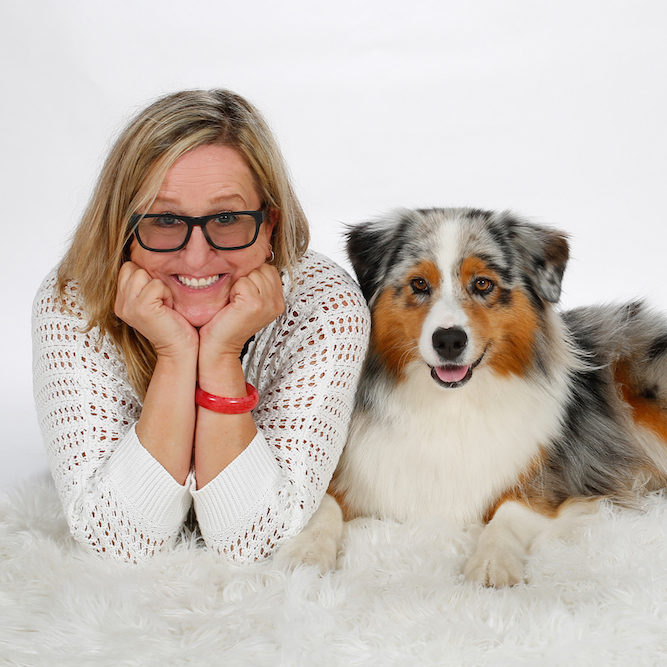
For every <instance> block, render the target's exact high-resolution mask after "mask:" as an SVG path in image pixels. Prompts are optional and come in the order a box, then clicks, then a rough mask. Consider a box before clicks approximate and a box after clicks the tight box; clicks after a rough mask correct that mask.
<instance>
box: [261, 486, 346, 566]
mask: <svg viewBox="0 0 667 667" xmlns="http://www.w3.org/2000/svg"><path fill="white" fill-rule="evenodd" d="M342 535H343V512H342V511H341V509H340V506H339V505H338V503H337V502H336V501H335V500H334V498H333V497H332V496H330V495H329V494H326V495H325V496H324V498H322V502H321V503H320V506H319V507H318V508H317V510H316V512H315V514H313V516H312V517H311V519H310V521H309V522H308V523H307V524H306V527H305V528H304V529H303V530H302V531H301V532H300V533H299V534H298V535H295V536H294V537H291V538H289V539H288V540H286V541H285V543H284V544H283V545H282V546H281V547H280V548H279V549H278V551H277V552H276V554H275V556H274V562H276V563H278V564H279V565H282V566H285V567H288V568H290V569H293V568H295V567H297V566H299V565H308V566H314V567H316V568H317V569H318V570H319V571H320V572H321V573H323V574H324V573H325V572H327V571H329V570H334V569H335V568H336V557H337V555H338V548H339V546H340V542H341V538H342Z"/></svg>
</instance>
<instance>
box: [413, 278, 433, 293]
mask: <svg viewBox="0 0 667 667" xmlns="http://www.w3.org/2000/svg"><path fill="white" fill-rule="evenodd" d="M410 287H411V288H412V291H413V292H414V293H415V294H427V293H428V292H430V288H429V284H428V283H427V282H426V280H425V279H424V278H422V277H421V276H417V277H415V278H413V279H412V280H411V281H410Z"/></svg>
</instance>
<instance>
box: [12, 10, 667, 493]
mask: <svg viewBox="0 0 667 667" xmlns="http://www.w3.org/2000/svg"><path fill="white" fill-rule="evenodd" d="M666 32H667V3H665V2H663V1H662V0H653V1H648V0H632V1H631V0H628V1H625V2H621V1H615V0H595V1H591V0H559V1H558V2H535V1H534V0H508V1H502V0H500V1H499V0H469V1H467V2H463V1H461V2H447V1H443V0H439V1H438V0H435V1H433V2H427V1H425V0H413V1H411V2H399V1H398V0H370V1H365V2H364V0H336V1H335V2H331V3H326V2H318V1H317V0H301V1H294V0H291V1H289V0H286V1H285V2H280V3H277V2H271V1H270V0H257V1H255V2H252V1H250V0H246V1H244V2H230V1H224V0H223V1H221V0H189V1H188V2H185V1H184V2H177V1H175V0H96V1H95V2H89V1H87V0H14V2H5V3H3V4H2V7H1V8H0V59H1V62H2V63H3V67H2V73H1V74H0V76H1V77H2V84H3V85H2V92H3V95H2V100H3V103H2V106H1V107H0V114H1V117H2V119H3V121H4V123H3V124H4V131H3V133H2V150H1V151H0V183H1V184H2V193H3V196H2V216H3V219H4V231H3V236H2V238H3V241H2V247H3V248H4V255H5V257H4V261H3V262H2V263H1V264H0V270H1V271H2V284H3V289H2V290H1V292H0V299H2V303H1V307H0V317H1V318H2V320H1V324H2V327H1V331H2V346H1V352H0V354H1V355H2V366H1V368H2V373H1V377H0V420H1V424H2V426H1V429H2V430H1V431H0V433H1V435H0V488H2V487H5V486H7V485H8V484H10V483H11V482H13V481H14V480H16V479H22V478H25V477H28V476H30V475H33V474H36V473H40V472H43V471H44V470H46V459H45V456H44V454H43V447H42V444H41V438H40V435H39V432H38V428H37V423H36V418H35V415H34V409H33V406H32V395H31V379H30V325H29V320H30V304H31V300H32V297H33V294H34V292H35V290H36V289H37V286H38V285H39V282H40V281H41V279H42V277H43V276H44V274H45V273H46V272H47V271H48V270H49V269H50V268H51V267H52V266H53V265H55V263H56V262H57V261H58V258H59V257H60V255H61V253H62V252H63V249H64V247H65V245H66V242H67V237H68V234H69V233H70V232H71V230H72V229H73V227H74V225H75V224H76V221H77V217H78V215H79V213H80V211H81V209H82V207H83V205H84V203H85V201H86V199H87V197H88V194H89V191H90V188H91V184H92V182H93V179H94V178H95V175H96V172H97V170H98V168H99V166H100V163H101V160H102V159H103V156H104V154H105V152H106V150H107V148H108V146H109V142H110V139H111V137H112V136H113V135H114V133H115V132H116V131H117V130H118V129H119V128H120V127H121V126H122V125H123V123H124V122H125V120H126V119H127V118H128V116H129V115H130V114H132V113H133V112H134V111H136V110H138V109H139V108H141V107H142V106H144V105H145V104H146V103H147V102H148V101H149V100H150V99H152V98H153V97H155V96H157V95H159V94H161V93H165V92H170V91H174V90H177V89H181V88H194V87H215V86H219V87H228V88H231V89H233V90H236V91H237V92H240V93H241V94H243V95H245V96H247V97H248V98H250V99H251V100H252V101H254V102H255V103H256V104H257V105H258V106H259V107H260V108H261V109H262V110H263V111H264V112H265V113H266V115H267V117H268V119H269V121H270V122H271V124H272V126H273V128H274V130H275V132H276V134H277V135H278V138H279V140H280V141H281V144H282V147H283V149H284V152H285V154H286V157H287V160H288V162H289V164H290V166H291V169H292V172H293V176H294V180H295V181H296V184H297V186H298V191H299V194H300V196H301V197H302V201H303V204H304V206H305V208H306V211H307V213H308V214H309V216H310V219H311V222H312V225H313V231H314V246H315V247H316V248H317V249H319V250H322V251H324V252H326V253H328V254H329V255H331V256H333V257H334V258H336V259H338V260H339V261H341V262H343V263H344V262H345V259H344V257H343V255H342V250H341V241H340V235H341V230H342V229H343V224H344V223H352V222H356V221H359V220H362V219H364V218H367V217H370V216H374V215H376V214H377V213H378V212H381V211H384V210H386V209H387V208H389V207H392V206H396V205H407V206H412V205H418V206H431V205H438V206H439V205H445V206H448V205H472V206H480V207H490V208H512V209H515V210H516V211H518V212H520V213H523V214H525V215H529V216H532V217H534V218H536V219H538V220H540V221H543V222H547V223H550V224H552V225H554V226H557V227H559V228H562V229H565V230H567V231H568V232H569V233H570V234H571V236H572V255H573V259H572V261H571V264H570V269H569V273H568V275H567V277H566V281H565V295H564V304H565V305H567V306H571V305H577V304H581V303H587V302H595V301H600V300H612V299H617V298H628V297H634V296H636V295H648V296H650V297H651V298H652V300H653V302H654V303H655V304H656V305H657V306H658V307H659V308H661V309H662V310H665V311H667V290H666V289H665V286H666V284H667V283H666V282H665V276H664V273H665V270H664V269H665V261H664V255H663V253H664V249H665V244H666V241H667V231H666V224H665V223H666V215H665V212H664V209H663V202H662V196H663V190H664V188H665V185H664V184H665V182H666V181H667V133H666V132H665V119H666V118H667V91H666V82H667V34H666Z"/></svg>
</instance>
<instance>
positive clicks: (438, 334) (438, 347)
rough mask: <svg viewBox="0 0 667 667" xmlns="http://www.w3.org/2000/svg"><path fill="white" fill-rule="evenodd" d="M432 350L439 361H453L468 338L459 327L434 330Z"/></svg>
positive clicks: (463, 347)
mask: <svg viewBox="0 0 667 667" xmlns="http://www.w3.org/2000/svg"><path fill="white" fill-rule="evenodd" d="M432 340H433V349H434V350H435V351H436V352H437V353H438V355H439V356H440V358H441V359H444V360H446V361H454V360H455V359H456V358H457V357H458V356H459V355H460V354H461V353H462V352H463V350H464V349H465V346H466V345H467V344H468V336H467V335H466V332H465V331H463V329H461V328H460V327H452V328H451V329H442V328H439V329H436V330H435V331H434V332H433V338H432Z"/></svg>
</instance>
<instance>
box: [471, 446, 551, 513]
mask: <svg viewBox="0 0 667 667" xmlns="http://www.w3.org/2000/svg"><path fill="white" fill-rule="evenodd" d="M545 459H546V451H545V450H544V448H540V453H539V454H538V455H537V456H536V457H535V458H534V459H533V460H532V462H531V464H530V466H529V467H528V468H527V469H526V471H525V472H523V473H521V475H520V476H519V479H518V481H517V483H516V485H515V486H513V487H511V488H509V489H507V490H506V491H505V492H504V493H502V494H501V495H500V496H499V497H498V498H497V499H496V501H495V502H494V503H492V504H491V506H490V507H489V508H488V509H487V510H486V512H485V513H484V517H483V521H484V523H488V522H489V521H491V519H493V516H494V514H495V513H496V512H497V511H498V508H499V507H500V506H501V505H502V504H503V503H506V502H508V501H510V500H513V501H515V502H518V503H522V504H523V505H525V506H526V507H529V508H530V509H531V510H533V511H534V512H539V513H540V514H543V515H544V516H548V517H555V516H556V514H558V508H559V506H558V505H555V504H554V503H550V502H549V501H548V500H547V499H546V498H544V497H543V496H542V495H540V494H539V493H537V492H536V487H537V486H538V485H536V484H534V482H535V480H536V479H537V477H538V476H539V474H540V471H541V470H542V467H543V466H544V462H545Z"/></svg>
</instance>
